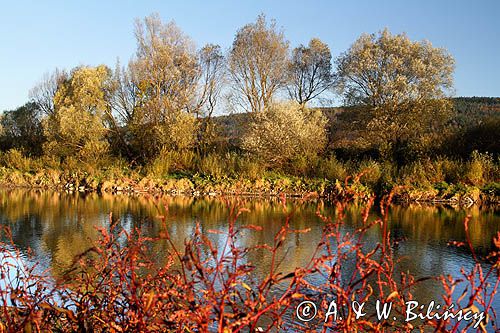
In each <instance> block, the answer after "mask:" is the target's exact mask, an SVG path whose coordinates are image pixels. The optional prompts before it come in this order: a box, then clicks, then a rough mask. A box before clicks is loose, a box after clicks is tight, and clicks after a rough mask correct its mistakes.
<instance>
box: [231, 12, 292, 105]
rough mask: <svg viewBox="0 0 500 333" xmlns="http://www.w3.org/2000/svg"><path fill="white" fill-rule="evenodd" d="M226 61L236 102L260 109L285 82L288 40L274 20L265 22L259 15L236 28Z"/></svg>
mask: <svg viewBox="0 0 500 333" xmlns="http://www.w3.org/2000/svg"><path fill="white" fill-rule="evenodd" d="M228 62H229V64H228V65H229V72H230V74H231V78H232V81H233V88H234V90H235V98H236V102H237V103H238V104H239V105H241V106H242V107H244V108H245V109H246V110H247V111H251V112H260V111H262V110H264V109H266V108H267V107H268V106H269V105H270V104H271V102H272V99H273V97H274V95H275V94H276V92H277V90H278V89H279V88H282V87H284V85H285V83H286V72H287V65H288V41H287V40H286V39H285V35H284V33H283V31H280V30H278V28H277V27H276V23H275V22H274V21H272V22H271V23H268V22H267V21H266V18H265V16H264V15H260V16H259V17H258V18H257V21H256V22H255V23H250V24H247V25H245V26H244V27H242V28H241V29H240V30H238V32H237V33H236V37H235V39H234V41H233V45H232V48H231V50H230V53H229V59H228Z"/></svg>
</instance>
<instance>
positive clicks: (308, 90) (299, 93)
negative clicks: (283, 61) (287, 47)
mask: <svg viewBox="0 0 500 333" xmlns="http://www.w3.org/2000/svg"><path fill="white" fill-rule="evenodd" d="M331 60H332V54H331V52H330V48H329V47H328V45H327V44H325V43H323V42H322V41H321V40H319V39H317V38H313V39H311V41H310V42H309V45H308V46H304V45H300V46H299V47H297V48H295V49H294V50H293V51H292V58H291V60H290V64H289V73H290V83H289V85H288V87H287V88H288V93H289V94H290V98H292V99H293V100H295V101H297V103H299V104H300V105H302V106H305V105H306V103H307V102H309V101H310V100H312V99H314V98H316V97H318V96H319V95H321V94H322V93H323V92H325V91H326V90H327V89H329V88H331V87H332V83H333V74H332V63H331Z"/></svg>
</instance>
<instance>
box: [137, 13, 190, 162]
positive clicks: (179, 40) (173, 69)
mask: <svg viewBox="0 0 500 333" xmlns="http://www.w3.org/2000/svg"><path fill="white" fill-rule="evenodd" d="M135 36H136V40H137V52H136V56H135V58H134V59H133V60H132V61H131V62H130V71H131V78H132V80H133V81H134V86H135V87H137V91H136V94H137V96H136V98H137V106H136V109H135V110H134V116H133V120H132V122H131V123H132V124H131V125H132V126H131V129H132V132H133V134H134V138H135V142H136V147H137V149H138V150H140V151H141V153H142V155H145V156H152V155H155V154H157V153H158V152H159V151H160V150H161V149H170V148H176V149H177V148H179V149H182V148H187V147H190V146H192V145H193V144H194V139H195V123H196V122H195V117H194V115H193V114H192V112H191V111H192V109H193V107H194V105H196V102H197V100H196V95H197V94H196V92H197V87H198V78H199V66H198V61H197V52H196V49H195V46H194V44H193V42H192V41H191V39H190V38H189V37H188V36H186V35H185V34H184V33H183V32H182V31H181V30H180V29H179V28H178V27H177V26H176V25H175V23H173V22H170V23H166V24H164V23H162V21H161V19H160V17H159V16H158V15H157V14H153V15H151V16H148V17H146V18H145V19H144V20H143V21H140V20H138V21H137V22H136V27H135ZM180 126H182V129H180V130H178V129H179V127H180Z"/></svg>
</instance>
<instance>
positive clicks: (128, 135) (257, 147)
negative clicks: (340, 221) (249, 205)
mask: <svg viewBox="0 0 500 333" xmlns="http://www.w3.org/2000/svg"><path fill="white" fill-rule="evenodd" d="M135 37H136V42H137V51H136V53H135V55H133V56H132V57H131V59H130V61H129V62H128V63H127V65H121V64H120V62H117V64H116V68H115V69H111V68H109V67H108V66H106V65H98V66H87V65H82V66H78V67H75V68H73V69H71V70H69V71H68V70H61V69H56V70H55V71H53V72H52V73H48V74H47V75H46V76H45V77H43V78H42V80H41V81H40V82H39V83H38V84H37V85H36V86H35V87H34V88H33V89H32V90H31V92H30V100H29V101H28V102H27V103H26V104H25V105H23V106H21V107H19V108H17V109H15V110H10V111H5V112H3V114H2V115H1V116H0V184H1V185H2V186H10V187H13V186H17V187H26V188H49V189H55V190H65V191H98V192H129V193H131V192H149V193H171V194H187V195H220V194H248V195H278V194H282V193H284V194H285V195H288V196H303V195H305V194H307V193H311V192H315V193H317V195H318V196H321V197H326V198H333V199H342V198H343V196H345V194H346V193H347V192H349V193H356V196H357V197H358V198H361V199H363V198H364V199H366V198H369V197H371V196H372V195H377V196H378V197H382V196H383V195H385V194H387V193H389V192H391V191H394V192H395V196H396V198H397V199H398V200H400V201H406V202H412V201H428V202H432V201H436V202H449V203H457V204H460V205H465V206H468V205H472V204H474V203H494V204H498V202H499V197H500V178H499V175H500V157H499V152H500V146H499V143H500V137H499V133H500V112H499V110H500V98H495V97H472V98H467V97H458V98H453V97H452V92H453V72H454V64H455V62H454V59H453V57H452V55H451V54H449V52H448V51H446V50H445V49H443V48H439V47H435V46H433V45H432V44H431V43H430V42H428V41H425V40H424V41H412V40H410V39H409V38H408V36H406V35H405V34H392V33H391V32H389V31H388V30H387V29H386V30H383V31H380V32H378V33H373V34H363V35H361V36H360V37H359V38H358V39H357V40H356V41H354V43H353V44H352V46H351V47H350V48H349V49H348V50H346V51H345V52H343V53H341V54H340V55H339V56H338V57H337V58H335V59H333V58H332V55H331V51H330V48H329V46H328V45H327V44H326V43H324V42H322V41H321V40H319V39H317V38H312V39H311V40H310V42H309V43H308V44H307V45H298V46H297V47H295V48H291V47H290V42H289V41H288V40H287V39H286V36H285V33H284V31H283V30H282V29H280V28H279V26H278V25H277V23H276V22H275V21H274V20H268V19H267V18H266V17H265V16H264V15H259V16H258V17H257V19H256V20H255V21H254V22H251V23H248V24H246V25H244V26H243V27H241V28H240V29H239V30H238V31H237V32H236V34H235V37H234V41H233V44H232V46H231V47H230V49H229V50H228V51H227V52H223V51H222V48H221V47H220V46H218V45H214V44H207V45H205V46H203V47H201V48H197V47H196V45H195V43H194V41H193V40H191V38H190V37H189V36H187V35H186V34H184V33H183V32H182V30H181V29H180V28H179V27H178V26H176V25H175V23H173V22H170V23H164V22H162V21H161V18H160V17H159V15H156V14H152V15H150V16H148V17H146V18H144V19H143V20H137V22H136V25H135ZM334 100H338V101H341V103H342V107H332V106H328V105H333V104H334V103H333V101H334ZM320 105H323V106H320ZM221 114H223V115H221Z"/></svg>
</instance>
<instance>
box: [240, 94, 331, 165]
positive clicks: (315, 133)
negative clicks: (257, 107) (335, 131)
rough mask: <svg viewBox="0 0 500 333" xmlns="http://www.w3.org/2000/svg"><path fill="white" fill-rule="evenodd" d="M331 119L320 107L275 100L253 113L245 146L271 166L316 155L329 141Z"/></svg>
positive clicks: (244, 139) (244, 138) (246, 134)
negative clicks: (263, 109) (313, 107)
mask: <svg viewBox="0 0 500 333" xmlns="http://www.w3.org/2000/svg"><path fill="white" fill-rule="evenodd" d="M326 124H327V119H326V117H325V116H324V115H323V114H322V113H321V111H320V110H318V109H308V108H304V107H302V106H301V105H299V104H298V103H294V102H289V103H279V104H271V105H270V106H269V107H268V109H267V110H265V112H260V113H258V114H256V115H255V116H254V117H253V122H252V123H251V124H250V126H249V129H248V131H247V133H245V135H244V136H243V139H242V147H243V149H245V150H246V151H248V152H250V153H252V154H253V155H255V156H258V157H259V158H261V160H262V162H264V163H267V164H268V165H270V166H275V165H282V164H284V163H288V162H290V161H292V160H293V159H294V158H296V157H299V156H302V157H304V156H305V157H312V156H314V155H316V154H318V153H319V152H320V151H321V150H322V149H323V148H324V147H325V145H326V142H327V137H326Z"/></svg>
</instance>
